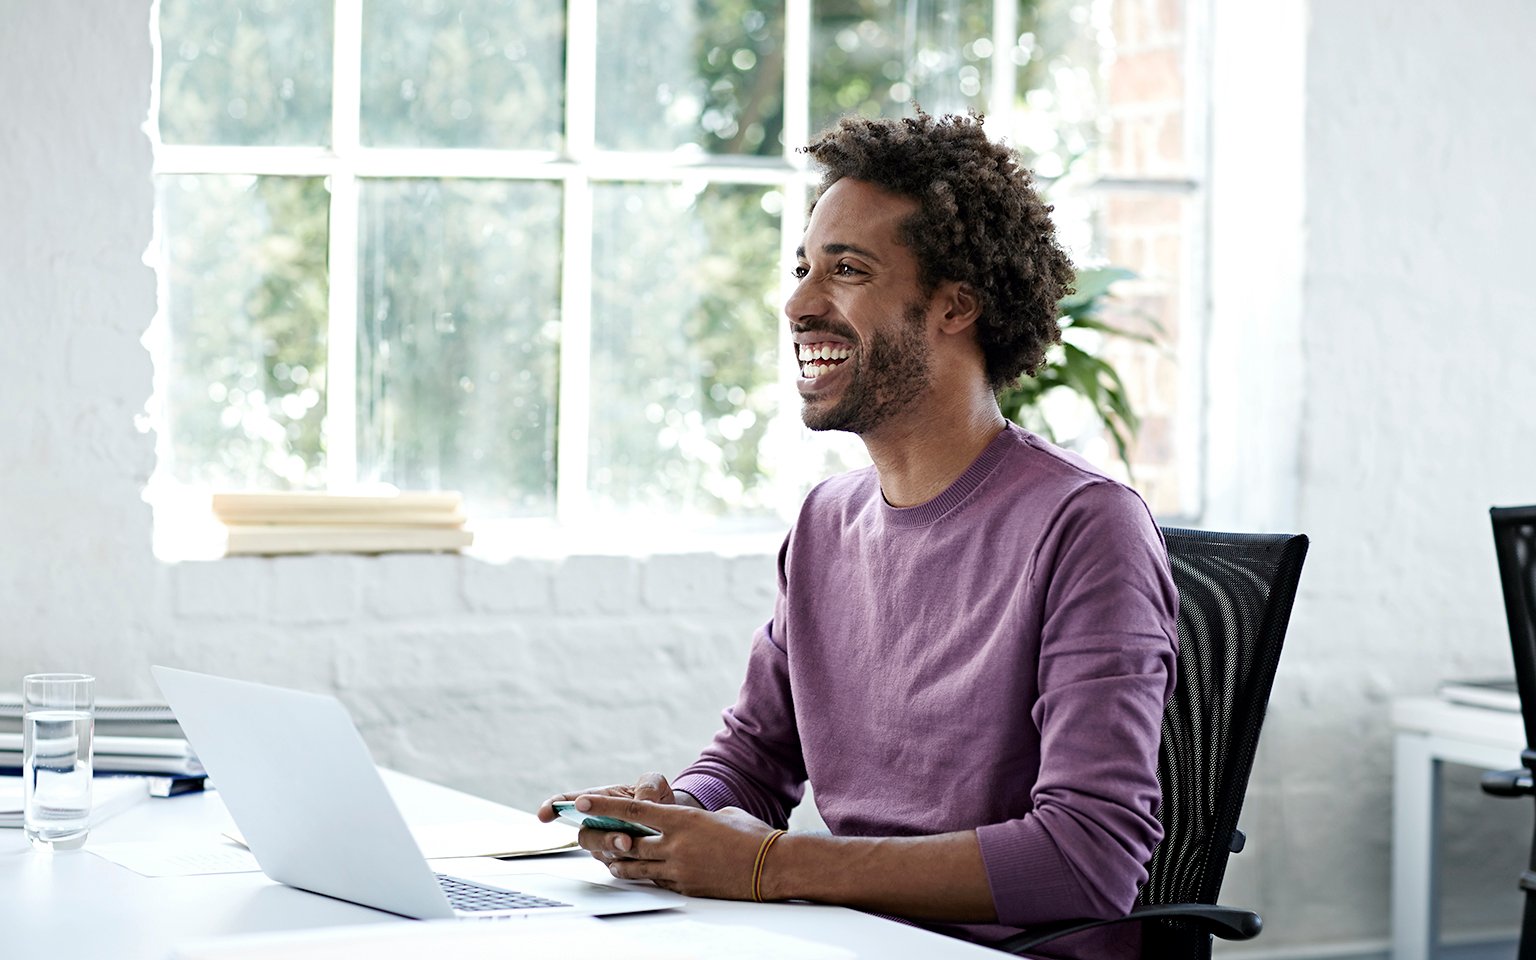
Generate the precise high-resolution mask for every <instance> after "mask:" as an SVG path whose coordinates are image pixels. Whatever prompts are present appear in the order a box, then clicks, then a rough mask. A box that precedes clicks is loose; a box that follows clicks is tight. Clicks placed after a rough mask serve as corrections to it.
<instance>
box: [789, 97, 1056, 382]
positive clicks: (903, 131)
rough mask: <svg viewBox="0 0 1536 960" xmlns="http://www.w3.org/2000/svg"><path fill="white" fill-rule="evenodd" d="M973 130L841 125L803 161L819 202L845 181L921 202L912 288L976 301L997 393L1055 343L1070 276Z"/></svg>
mask: <svg viewBox="0 0 1536 960" xmlns="http://www.w3.org/2000/svg"><path fill="white" fill-rule="evenodd" d="M981 121H982V118H981V117H980V116H969V117H962V116H955V115H946V116H942V117H933V116H930V115H928V114H926V113H924V112H922V110H921V109H919V110H918V111H917V116H915V117H908V118H903V119H869V118H866V117H845V118H843V119H842V121H840V122H839V123H838V125H837V126H836V127H834V128H832V129H830V130H828V131H826V132H825V133H823V134H821V135H820V136H819V137H818V138H817V139H816V140H814V141H812V142H811V143H810V144H809V145H808V146H806V147H805V148H804V152H805V153H808V154H810V155H811V157H812V158H814V159H815V160H816V161H817V162H818V163H819V164H820V165H821V166H822V167H823V168H824V174H823V177H822V181H821V186H820V188H819V189H818V190H817V193H816V196H817V198H818V199H819V198H820V197H821V195H822V194H823V193H825V192H826V191H827V189H828V188H829V187H831V186H832V184H834V183H836V182H837V181H839V180H841V179H842V178H844V177H851V178H853V179H855V180H863V181H865V182H868V183H872V184H874V185H875V186H878V187H880V188H882V189H885V190H889V191H890V192H892V193H895V194H899V195H902V196H907V197H911V198H913V199H914V200H917V201H918V203H919V204H920V205H921V206H920V209H919V210H918V211H917V212H916V213H914V214H913V215H912V216H910V217H908V218H907V220H906V222H905V223H904V224H903V225H902V230H901V240H902V242H903V243H904V244H905V245H906V246H907V247H908V248H909V249H910V250H912V252H913V254H914V255H915V256H916V258H917V262H918V265H919V271H920V272H919V275H918V282H919V284H920V285H921V287H922V289H923V291H924V293H925V294H927V293H932V292H933V290H934V289H935V288H936V287H937V286H938V285H939V284H940V283H941V282H943V281H946V280H958V281H963V282H965V283H967V284H969V285H970V286H971V287H972V288H973V289H974V290H975V291H976V293H977V295H978V296H979V297H980V300H981V313H980V316H979V317H978V318H977V321H976V336H977V342H978V343H979V344H980V346H981V350H982V353H983V355H984V356H985V357H986V362H987V379H988V380H989V381H990V383H991V385H992V387H993V389H995V390H1001V389H1003V388H1004V387H1007V386H1009V385H1010V384H1012V383H1014V382H1015V381H1016V380H1018V378H1019V375H1020V374H1025V373H1028V374H1031V375H1033V374H1034V372H1035V371H1036V370H1037V369H1038V368H1039V367H1040V364H1041V363H1042V362H1044V360H1045V350H1046V347H1048V346H1050V345H1051V344H1052V343H1055V342H1057V341H1059V340H1060V339H1061V327H1060V325H1059V323H1058V322H1057V316H1058V314H1057V309H1056V304H1057V302H1058V301H1059V300H1060V299H1061V298H1062V297H1063V296H1064V295H1066V294H1067V293H1068V292H1070V291H1071V288H1072V278H1073V271H1072V264H1071V262H1070V261H1069V260H1068V259H1067V255H1066V254H1065V253H1064V252H1062V249H1061V247H1060V246H1059V245H1058V244H1057V242H1056V229H1055V227H1054V226H1053V225H1052V223H1051V218H1050V213H1051V209H1052V208H1051V207H1049V206H1046V205H1045V203H1043V202H1042V201H1041V200H1040V197H1039V196H1038V195H1036V193H1035V191H1034V187H1033V186H1031V184H1030V176H1029V172H1028V171H1027V170H1025V169H1024V168H1023V167H1022V166H1020V165H1019V163H1018V161H1017V159H1016V158H1015V157H1014V154H1013V151H1011V150H1009V149H1008V148H1007V147H1005V146H1003V145H1002V144H997V143H993V142H992V141H991V140H989V139H988V138H987V134H986V132H985V131H984V130H983V129H982V126H981ZM811 206H812V208H814V207H815V201H812V203H811Z"/></svg>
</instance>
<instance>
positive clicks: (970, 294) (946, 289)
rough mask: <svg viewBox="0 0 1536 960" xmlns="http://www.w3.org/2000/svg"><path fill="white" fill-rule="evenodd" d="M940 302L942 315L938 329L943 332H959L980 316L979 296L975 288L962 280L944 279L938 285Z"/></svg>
mask: <svg viewBox="0 0 1536 960" xmlns="http://www.w3.org/2000/svg"><path fill="white" fill-rule="evenodd" d="M938 293H939V297H940V302H941V303H942V304H944V317H943V319H942V320H940V321H939V329H940V330H941V331H943V332H944V333H951V334H953V333H959V332H961V331H962V330H964V329H966V328H967V327H969V326H972V325H973V324H975V323H976V320H977V318H978V317H980V316H981V297H980V296H978V295H977V293H976V288H975V287H973V286H971V285H970V284H969V283H966V282H964V281H962V280H946V281H945V282H944V283H941V284H940V285H939V290H938Z"/></svg>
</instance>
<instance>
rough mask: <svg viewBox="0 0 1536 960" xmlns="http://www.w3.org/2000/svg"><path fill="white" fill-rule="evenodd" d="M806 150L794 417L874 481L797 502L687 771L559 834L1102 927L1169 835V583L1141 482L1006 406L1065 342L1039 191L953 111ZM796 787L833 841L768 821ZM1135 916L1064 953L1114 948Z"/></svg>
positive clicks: (630, 855) (621, 795)
mask: <svg viewBox="0 0 1536 960" xmlns="http://www.w3.org/2000/svg"><path fill="white" fill-rule="evenodd" d="M807 151H808V152H809V153H810V154H811V156H812V157H813V158H815V160H817V161H818V162H819V163H820V164H821V165H822V166H823V167H824V169H825V175H824V179H823V181H822V184H821V188H820V190H819V192H818V196H817V198H816V200H815V202H814V204H813V206H812V212H811V217H810V221H809V224H808V226H807V229H806V233H805V242H804V246H803V247H801V249H800V251H799V254H798V264H797V266H796V267H795V270H794V274H795V276H796V277H797V278H798V284H797V286H796V288H795V290H794V293H793V294H792V295H791V296H790V298H789V300H788V302H787V303H786V304H785V306H784V312H785V315H786V316H787V318H788V320H789V324H790V330H791V332H792V334H793V339H794V342H795V344H796V347H797V351H798V356H799V361H800V380H799V391H800V395H801V397H802V399H803V403H804V411H803V416H804V420H805V423H806V424H807V425H808V426H809V427H811V428H812V429H816V430H847V431H851V432H853V433H856V434H858V435H859V436H860V438H861V439H862V440H863V441H864V443H865V445H866V447H867V448H868V450H869V455H870V458H871V460H872V461H873V466H872V467H870V468H866V469H864V470H860V471H855V472H853V473H850V474H845V475H843V476H838V477H834V478H832V479H830V480H828V481H826V482H824V483H822V484H821V485H819V486H817V487H816V488H815V489H814V490H813V491H812V492H811V493H810V494H809V495H808V496H807V498H806V500H805V503H804V505H803V506H802V508H801V511H800V514H799V517H798V518H797V520H796V521H795V524H794V526H793V528H792V529H791V531H790V533H789V535H788V537H787V538H786V540H785V543H784V546H783V549H782V550H781V551H780V554H779V592H778V600H777V603H776V605H775V610H774V615H773V619H772V620H771V621H770V622H769V623H767V624H766V625H764V626H763V627H762V628H761V629H760V630H759V631H758V632H757V634H756V636H755V637H754V640H753V645H752V650H751V655H750V660H749V663H748V667H747V676H746V680H745V682H744V683H743V685H742V688H741V693H740V695H739V698H738V700H737V702H736V704H735V705H734V706H733V707H731V708H730V709H728V710H727V711H726V712H725V714H724V723H725V726H724V729H723V730H721V731H720V733H719V734H717V735H716V737H715V739H714V742H713V743H712V744H711V745H710V747H709V748H708V749H706V750H705V751H704V753H703V755H702V756H701V757H700V758H699V760H698V761H697V762H696V763H695V764H694V765H692V766H690V767H689V768H688V769H686V770H684V771H683V772H682V774H681V775H680V776H678V777H677V778H676V779H675V780H674V781H673V782H671V783H669V782H668V781H667V780H666V779H665V778H664V777H662V776H661V775H659V774H647V775H645V776H643V777H641V778H640V779H639V780H638V781H636V782H635V783H634V784H633V785H631V786H611V787H603V788H597V789H594V790H589V791H584V792H582V793H572V794H565V795H563V796H562V797H557V798H552V800H553V799H575V798H580V799H577V806H578V809H582V810H584V811H586V812H588V813H591V814H593V815H601V816H612V817H619V818H623V819H628V820H633V821H638V822H641V823H644V824H646V825H648V826H651V827H654V828H655V829H657V830H659V831H661V834H662V835H661V836H660V837H647V838H632V837H629V836H626V835H624V834H620V833H606V832H598V831H595V830H583V831H582V833H581V844H582V846H583V847H585V848H586V849H588V850H590V851H591V852H592V853H593V854H594V855H595V856H597V857H598V858H599V859H600V860H602V861H603V862H605V863H606V864H607V865H608V867H609V870H610V871H611V872H612V874H613V875H614V876H616V877H624V878H631V879H649V880H653V881H655V882H656V883H657V884H658V885H660V886H663V887H667V888H668V889H673V890H677V891H680V892H682V893H685V894H690V895H698V896H708V897H721V898H731V899H751V898H759V899H763V900H780V899H806V900H815V901H821V902H826V903H837V904H844V905H847V906H852V907H858V908H863V909H866V910H872V911H877V912H880V913H886V914H891V915H895V916H899V917H904V918H909V919H912V920H915V921H920V922H924V923H926V924H929V925H932V926H936V927H939V928H942V929H945V930H946V932H951V933H960V934H961V935H966V936H971V937H973V938H976V939H981V940H988V939H997V938H999V937H1001V936H1006V935H1007V934H1008V933H1011V932H1014V930H1013V929H1012V928H1017V927H1021V926H1028V925H1029V924H1033V923H1040V922H1045V921H1049V920H1055V919H1062V918H1067V917H1085V916H1093V917H1103V916H1116V915H1120V914H1123V913H1124V912H1125V911H1127V910H1128V909H1129V908H1130V906H1131V905H1132V902H1133V900H1134V899H1135V896H1136V891H1137V887H1138V885H1139V884H1140V883H1141V881H1142V880H1144V879H1145V877H1146V872H1145V864H1146V862H1147V861H1148V860H1149V859H1150V857H1151V854H1152V850H1153V848H1154V847H1155V845H1156V844H1157V842H1158V840H1160V839H1161V832H1162V831H1161V827H1160V825H1159V824H1158V821H1157V819H1156V810H1157V805H1158V802H1159V797H1160V794H1159V789H1158V784H1157V776H1156V771H1157V750H1158V740H1159V731H1160V724H1161V718H1162V712H1163V705H1164V703H1165V701H1166V699H1167V697H1168V695H1169V693H1170V692H1171V691H1172V686H1173V663H1174V644H1175V619H1176V606H1177V595H1176V593H1175V591H1174V587H1173V583H1172V580H1171V578H1170V576H1169V573H1168V566H1167V555H1166V551H1165V548H1164V546H1163V544H1162V540H1161V537H1160V535H1159V533H1158V530H1157V526H1156V524H1155V523H1154V522H1153V520H1152V518H1151V516H1150V515H1149V513H1148V511H1147V508H1146V506H1145V505H1144V504H1143V503H1142V501H1141V500H1140V498H1139V497H1138V496H1137V495H1136V494H1135V493H1134V492H1132V491H1131V490H1129V489H1127V488H1126V487H1123V486H1121V485H1119V484H1117V483H1115V482H1113V481H1111V480H1109V479H1107V478H1105V477H1104V476H1103V475H1101V474H1099V473H1098V472H1096V471H1095V470H1094V469H1093V468H1092V467H1090V466H1088V465H1087V464H1086V463H1085V462H1083V461H1082V460H1080V459H1078V458H1077V457H1075V456H1073V455H1070V454H1068V453H1065V452H1063V451H1060V450H1058V449H1056V448H1054V447H1052V446H1050V445H1049V444H1047V443H1045V442H1044V441H1042V440H1040V439H1039V438H1037V437H1035V436H1033V435H1031V434H1029V433H1027V432H1025V431H1023V430H1021V429H1019V428H1018V427H1016V426H1013V425H1011V424H1009V423H1008V422H1007V421H1006V420H1005V419H1004V418H1003V416H1002V414H1001V413H1000V412H999V410H998V405H997V400H996V393H995V391H996V390H997V389H998V388H999V387H1001V386H1003V385H1005V384H1007V383H1009V382H1011V381H1012V380H1014V379H1015V378H1016V377H1018V376H1019V375H1020V374H1021V373H1025V372H1033V370H1034V369H1036V368H1037V367H1038V366H1039V364H1040V363H1041V361H1042V359H1043V356H1044V352H1045V349H1046V347H1047V346H1048V345H1049V344H1050V343H1051V342H1052V341H1054V340H1056V339H1058V338H1059V336H1060V330H1059V327H1058V326H1057V321H1056V318H1057V313H1056V303H1057V301H1058V300H1059V299H1060V297H1061V296H1062V295H1063V293H1064V292H1065V291H1066V290H1067V288H1068V286H1069V284H1070V282H1071V277H1072V272H1071V266H1070V264H1069V263H1068V262H1067V259H1066V257H1065V255H1064V254H1063V253H1062V251H1061V249H1060V248H1059V246H1058V245H1057V243H1056V240H1055V237H1054V230H1053V227H1052V225H1051V222H1050V219H1049V216H1048V215H1049V212H1050V208H1049V207H1047V206H1045V205H1044V204H1042V203H1041V201H1040V200H1039V198H1038V197H1037V196H1036V195H1035V193H1034V191H1033V189H1032V188H1031V187H1030V184H1029V177H1028V174H1027V173H1026V172H1025V171H1024V170H1022V169H1021V168H1020V167H1019V166H1018V165H1017V163H1016V162H1015V160H1014V158H1013V156H1012V155H1011V153H1010V152H1009V151H1008V150H1007V149H1006V148H1004V147H1002V146H1000V145H997V144H993V143H991V142H990V141H988V139H987V137H986V134H985V133H984V132H983V130H982V128H981V124H980V121H979V119H976V118H966V117H942V118H935V117H931V116H928V115H926V114H921V113H920V114H919V115H918V116H917V117H916V118H913V119H904V120H866V119H846V120H844V121H842V123H841V124H840V125H839V127H838V128H836V129H835V130H833V131H831V132H829V133H827V134H825V135H824V136H823V137H822V138H821V139H819V140H818V141H816V142H815V143H813V144H811V145H810V146H809V147H808V148H807ZM807 780H809V781H810V782H811V783H812V784H813V785H814V787H815V796H816V801H817V806H818V808H819V810H820V812H821V815H822V817H823V819H824V820H825V821H826V823H827V825H828V827H829V828H830V830H831V835H830V836H828V835H826V834H819V833H818V834H810V833H801V832H792V833H787V834H781V833H779V832H778V828H783V827H785V826H786V824H787V818H788V815H789V812H790V810H791V808H793V807H794V806H795V804H796V803H798V802H799V800H800V797H801V796H802V792H803V786H804V783H805V782H806V781H807ZM539 815H540V817H541V818H542V819H545V820H549V819H552V818H553V816H554V814H553V810H552V808H551V807H550V805H549V804H548V803H546V804H545V805H544V807H543V808H541V809H540V811H539ZM954 925H962V926H954ZM1135 926H1136V925H1135V924H1124V925H1117V926H1112V927H1109V928H1104V929H1102V930H1099V931H1093V932H1090V933H1088V934H1082V935H1079V936H1078V937H1077V938H1075V940H1072V941H1067V940H1063V941H1058V943H1060V944H1064V945H1065V946H1062V947H1058V948H1057V949H1058V950H1059V951H1060V953H1059V955H1062V956H1081V957H1095V958H1104V957H1129V956H1135V955H1136V953H1137V950H1138V944H1139V932H1138V931H1137V930H1136V929H1134V928H1135Z"/></svg>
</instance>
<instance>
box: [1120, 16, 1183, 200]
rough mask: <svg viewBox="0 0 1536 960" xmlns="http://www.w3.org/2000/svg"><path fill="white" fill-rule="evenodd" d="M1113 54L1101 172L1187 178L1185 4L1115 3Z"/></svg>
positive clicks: (1123, 175) (1121, 175) (1127, 175)
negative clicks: (1185, 143)
mask: <svg viewBox="0 0 1536 960" xmlns="http://www.w3.org/2000/svg"><path fill="white" fill-rule="evenodd" d="M1113 7H1114V9H1113V18H1112V20H1111V23H1112V25H1113V29H1114V56H1113V57H1112V58H1110V59H1109V64H1108V69H1107V71H1106V86H1107V93H1106V96H1105V102H1104V104H1103V106H1102V107H1101V111H1102V113H1103V115H1104V120H1105V121H1106V123H1105V128H1106V134H1105V147H1106V150H1105V152H1104V156H1103V158H1102V161H1101V162H1102V164H1103V167H1102V169H1103V172H1104V174H1105V175H1107V176H1116V177H1136V176H1141V177H1185V176H1189V174H1190V172H1191V168H1190V164H1189V162H1188V160H1189V158H1188V152H1187V151H1186V150H1185V145H1184V122H1183V121H1184V72H1185V70H1184V66H1185V65H1184V46H1185V44H1184V34H1185V31H1184V23H1183V14H1184V6H1183V4H1179V3H1158V4H1138V3H1129V2H1126V0H1117V2H1115V3H1114V4H1113Z"/></svg>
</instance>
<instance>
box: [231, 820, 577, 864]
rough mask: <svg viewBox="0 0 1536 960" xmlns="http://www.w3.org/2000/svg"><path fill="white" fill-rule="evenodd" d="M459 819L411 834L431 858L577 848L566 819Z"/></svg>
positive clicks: (235, 834) (238, 837)
mask: <svg viewBox="0 0 1536 960" xmlns="http://www.w3.org/2000/svg"><path fill="white" fill-rule="evenodd" d="M529 820H530V821H532V822H531V823H519V822H516V821H506V820H460V821H456V822H454V823H429V824H420V825H414V826H412V827H411V836H413V837H415V838H416V846H418V847H420V848H421V855H422V857H424V858H426V859H428V860H450V859H455V858H458V857H531V856H535V855H537V854H541V853H557V852H559V851H561V850H574V849H576V829H575V828H574V827H570V826H566V825H565V824H563V823H540V822H539V821H538V820H535V819H534V818H532V817H529ZM224 835H225V836H226V837H228V838H230V839H231V840H233V841H235V842H236V843H238V844H240V845H241V846H245V837H244V836H243V835H242V834H241V833H240V831H239V830H236V829H234V828H233V827H231V828H230V829H229V830H226V831H225V832H224Z"/></svg>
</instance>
